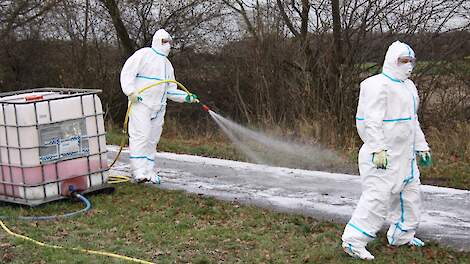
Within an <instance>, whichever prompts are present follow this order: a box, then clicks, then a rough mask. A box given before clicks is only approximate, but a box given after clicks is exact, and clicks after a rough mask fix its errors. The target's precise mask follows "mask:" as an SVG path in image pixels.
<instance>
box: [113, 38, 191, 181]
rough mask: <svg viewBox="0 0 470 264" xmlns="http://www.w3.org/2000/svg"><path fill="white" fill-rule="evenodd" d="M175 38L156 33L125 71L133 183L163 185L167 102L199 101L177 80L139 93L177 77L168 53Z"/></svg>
mask: <svg viewBox="0 0 470 264" xmlns="http://www.w3.org/2000/svg"><path fill="white" fill-rule="evenodd" d="M171 45H172V38H171V36H170V34H169V33H168V32H166V31H165V30H164V29H159V30H158V31H157V32H155V35H154V36H153V40H152V46H151V47H145V48H141V49H139V50H137V51H136V52H135V53H134V54H133V55H132V56H131V57H129V58H128V59H127V61H126V62H125V64H124V66H123V68H122V71H121V87H122V91H123V92H124V94H125V95H126V96H127V97H128V100H129V101H130V102H131V103H132V108H131V111H130V113H129V128H128V130H129V131H128V132H129V151H130V156H129V159H130V165H131V170H132V176H133V180H132V181H133V182H136V183H145V182H150V183H154V184H160V176H159V175H158V174H157V172H156V171H155V169H154V166H155V155H156V147H157V144H158V142H159V141H160V136H161V134H162V128H163V123H164V117H165V111H166V101H167V99H170V100H172V101H174V102H178V103H184V102H186V103H196V102H199V101H198V100H197V96H196V95H195V94H190V93H187V92H185V91H182V90H178V89H177V85H176V84H175V83H162V84H159V85H157V86H155V87H153V88H152V89H147V90H145V91H143V92H142V93H138V91H139V89H140V88H142V87H145V86H147V85H149V84H152V83H155V82H157V81H159V80H175V74H174V69H173V66H172V64H171V62H170V61H169V60H168V58H167V56H168V54H169V53H170V49H171Z"/></svg>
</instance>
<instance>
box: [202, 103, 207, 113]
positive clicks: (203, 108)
mask: <svg viewBox="0 0 470 264" xmlns="http://www.w3.org/2000/svg"><path fill="white" fill-rule="evenodd" d="M201 108H202V110H204V111H205V112H209V107H208V106H207V105H205V104H201Z"/></svg>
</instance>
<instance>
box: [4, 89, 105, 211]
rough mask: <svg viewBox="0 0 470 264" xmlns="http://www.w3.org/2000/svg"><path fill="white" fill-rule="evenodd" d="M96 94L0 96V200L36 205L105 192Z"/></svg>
mask: <svg viewBox="0 0 470 264" xmlns="http://www.w3.org/2000/svg"><path fill="white" fill-rule="evenodd" d="M99 92H101V91H100V90H91V89H62V88H40V89H32V90H23V91H16V92H9V93H0V162H1V165H0V166H1V169H0V200H2V201H7V202H13V203H21V204H27V205H31V206H34V205H37V204H41V203H45V202H48V201H52V200H57V199H60V198H63V197H64V196H66V195H68V194H69V192H70V188H73V189H75V190H77V191H80V192H89V191H94V190H97V189H100V188H104V187H106V182H107V179H108V169H109V168H108V165H107V158H106V152H107V151H106V138H105V128H104V120H103V114H104V113H103V110H102V106H101V101H100V99H99V97H98V96H97V93H99Z"/></svg>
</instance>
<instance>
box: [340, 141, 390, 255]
mask: <svg viewBox="0 0 470 264" xmlns="http://www.w3.org/2000/svg"><path fill="white" fill-rule="evenodd" d="M359 171H360V174H361V180H362V195H361V198H360V199H359V203H358V204H357V207H356V209H355V210H354V213H353V215H352V217H351V220H349V222H348V224H347V225H346V228H345V229H344V233H343V236H342V240H343V248H344V250H345V252H346V253H348V254H350V255H351V256H354V257H359V258H363V259H373V256H372V255H371V254H370V253H369V252H368V251H367V250H366V249H365V247H366V245H367V243H368V242H369V241H371V240H373V239H374V238H375V235H376V233H377V232H378V231H379V230H380V228H381V227H382V224H383V222H384V221H385V219H386V216H387V212H388V206H389V202H390V197H391V189H392V187H393V182H391V181H390V178H391V175H390V171H388V170H382V169H376V168H375V167H374V165H373V164H372V158H371V154H370V153H366V152H365V151H364V150H363V149H362V148H361V151H360V152H359Z"/></svg>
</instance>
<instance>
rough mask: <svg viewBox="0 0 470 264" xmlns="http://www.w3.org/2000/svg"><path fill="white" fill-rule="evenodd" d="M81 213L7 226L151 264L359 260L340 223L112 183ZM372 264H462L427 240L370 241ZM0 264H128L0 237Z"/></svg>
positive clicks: (463, 257) (6, 209)
mask: <svg viewBox="0 0 470 264" xmlns="http://www.w3.org/2000/svg"><path fill="white" fill-rule="evenodd" d="M89 198H90V200H91V202H92V204H93V209H92V210H91V211H90V212H89V213H87V214H86V215H82V216H79V217H76V218H72V219H64V220H60V221H52V222H20V221H17V222H16V221H6V223H7V225H8V226H9V227H10V229H12V230H13V231H15V232H17V233H20V234H24V235H28V236H30V237H32V238H34V239H37V240H40V241H45V242H48V243H51V244H57V245H63V246H66V247H81V248H87V249H94V250H104V251H108V252H114V253H119V254H124V255H127V256H132V257H136V258H141V259H144V260H148V261H153V262H157V263H175V262H176V263H188V262H191V263H220V262H225V263H341V264H343V263H361V262H360V261H356V260H353V259H352V258H350V257H349V256H347V255H346V254H344V253H343V252H342V250H341V248H340V242H339V241H340V237H341V233H342V230H343V228H344V226H343V225H338V224H331V223H325V222H319V221H316V220H314V219H312V218H309V217H304V216H299V215H292V214H285V213H276V212H270V211H269V210H264V209H259V208H256V207H252V206H244V205H240V204H237V203H230V202H223V201H218V200H215V199H212V198H206V197H200V196H198V195H192V194H186V193H184V192H180V191H165V190H160V189H156V188H153V187H150V186H143V185H132V184H123V185H118V186H117V189H116V192H115V193H113V194H102V195H95V196H91V197H89ZM78 208H80V205H79V204H78V203H76V204H73V203H70V202H56V203H51V204H47V205H44V206H41V207H39V208H35V209H28V208H26V209H19V208H18V207H10V206H4V205H2V214H6V215H11V216H14V215H31V214H35V215H48V214H58V213H60V212H64V211H70V210H73V209H78ZM369 248H370V250H371V252H372V253H373V254H374V255H375V256H376V261H375V262H374V263H387V264H389V263H469V262H470V253H458V252H455V251H452V250H449V249H446V248H443V247H439V246H437V245H436V244H434V243H429V245H428V246H426V247H424V248H421V249H417V248H410V247H408V246H404V247H400V248H393V247H388V246H386V239H385V237H384V234H383V233H381V234H380V236H379V238H378V239H377V240H376V241H374V242H373V243H371V244H370V247H369ZM0 263H127V262H124V261H116V260H112V259H109V258H106V257H99V256H91V255H85V254H81V253H76V252H73V251H68V250H61V249H45V248H42V247H39V246H36V245H33V244H32V243H30V242H27V241H23V240H19V239H15V238H12V237H11V236H8V235H7V234H6V233H4V232H3V231H1V232H0Z"/></svg>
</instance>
